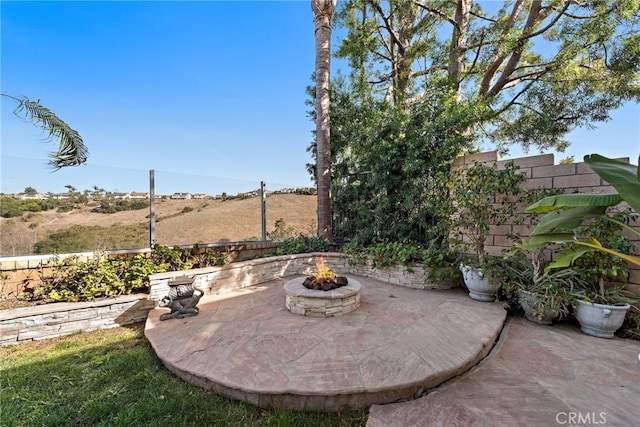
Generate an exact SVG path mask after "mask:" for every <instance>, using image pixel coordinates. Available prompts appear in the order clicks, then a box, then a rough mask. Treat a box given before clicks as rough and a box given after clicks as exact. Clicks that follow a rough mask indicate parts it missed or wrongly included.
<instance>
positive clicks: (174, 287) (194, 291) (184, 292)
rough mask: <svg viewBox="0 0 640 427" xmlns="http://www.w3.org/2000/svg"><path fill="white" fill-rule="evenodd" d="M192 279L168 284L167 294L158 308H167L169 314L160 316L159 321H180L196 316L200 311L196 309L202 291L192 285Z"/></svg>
mask: <svg viewBox="0 0 640 427" xmlns="http://www.w3.org/2000/svg"><path fill="white" fill-rule="evenodd" d="M193 282H194V278H192V277H184V278H180V279H176V280H173V281H171V282H169V294H168V295H167V296H166V297H164V298H162V299H161V300H160V304H159V306H160V307H169V308H170V309H171V313H165V314H163V315H161V316H160V320H169V319H182V318H183V317H192V316H197V315H198V312H199V311H200V309H199V308H198V307H196V305H198V302H199V301H200V298H201V297H202V295H204V291H203V290H202V289H200V288H198V287H196V286H195V285H194V284H193Z"/></svg>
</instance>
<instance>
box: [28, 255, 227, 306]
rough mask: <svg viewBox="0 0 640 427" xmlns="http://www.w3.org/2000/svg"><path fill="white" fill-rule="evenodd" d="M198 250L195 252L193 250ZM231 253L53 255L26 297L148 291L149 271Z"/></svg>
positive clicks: (214, 260) (223, 258) (215, 260)
mask: <svg viewBox="0 0 640 427" xmlns="http://www.w3.org/2000/svg"><path fill="white" fill-rule="evenodd" d="M193 252H195V253H193ZM227 262H228V259H227V254H226V253H223V252H220V251H217V250H212V251H207V252H205V253H202V254H201V253H199V249H198V247H197V246H194V248H193V249H181V248H169V247H166V246H160V245H158V246H156V247H154V248H153V251H152V253H151V254H150V255H149V256H146V255H145V254H138V255H136V256H135V257H127V256H126V255H124V254H122V255H120V256H118V257H113V256H112V257H109V256H106V255H104V254H99V255H98V256H96V257H94V258H92V259H90V260H88V261H83V262H79V261H78V257H76V256H71V257H67V258H64V259H60V258H58V257H55V258H53V260H52V261H50V263H49V264H48V265H46V267H51V268H52V272H51V273H50V274H44V273H43V274H41V277H40V285H39V287H38V288H37V289H30V290H29V291H28V292H27V293H25V295H23V297H25V298H28V299H33V300H36V299H41V298H49V299H53V300H56V301H63V300H64V301H89V300H92V299H95V298H101V297H107V296H116V295H126V294H131V293H135V292H146V291H148V289H149V275H151V274H155V273H162V272H165V271H176V270H188V269H190V268H200V267H207V266H212V265H224V264H226V263H227Z"/></svg>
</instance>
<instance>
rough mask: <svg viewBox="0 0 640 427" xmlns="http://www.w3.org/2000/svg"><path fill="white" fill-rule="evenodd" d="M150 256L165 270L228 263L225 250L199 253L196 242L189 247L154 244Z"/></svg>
mask: <svg viewBox="0 0 640 427" xmlns="http://www.w3.org/2000/svg"><path fill="white" fill-rule="evenodd" d="M150 257H151V259H152V260H153V261H154V262H155V263H156V264H158V265H166V266H167V271H177V270H189V269H192V268H203V267H211V266H216V265H225V264H228V263H229V257H228V254H227V253H226V252H222V251H220V250H217V249H216V250H208V251H206V252H204V253H200V248H199V247H198V245H197V244H196V245H194V246H193V248H191V249H185V248H180V247H178V246H175V247H173V248H170V247H168V246H164V245H154V246H153V249H152V250H151V255H150Z"/></svg>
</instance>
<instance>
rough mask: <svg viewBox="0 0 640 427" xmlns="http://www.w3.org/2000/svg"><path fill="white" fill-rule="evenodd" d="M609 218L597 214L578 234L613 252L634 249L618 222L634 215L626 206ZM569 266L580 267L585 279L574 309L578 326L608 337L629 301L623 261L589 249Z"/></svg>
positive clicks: (610, 336)
mask: <svg viewBox="0 0 640 427" xmlns="http://www.w3.org/2000/svg"><path fill="white" fill-rule="evenodd" d="M612 218H613V219H614V220H615V222H613V221H607V220H605V219H603V218H597V219H596V220H595V221H593V222H591V223H589V224H588V225H586V226H585V227H583V228H582V230H581V232H580V234H583V235H584V236H585V238H586V239H593V240H597V241H598V242H600V243H601V244H603V245H604V246H605V247H607V248H609V249H612V250H614V251H616V252H620V253H633V252H635V245H634V244H633V243H632V242H631V240H630V239H629V238H628V237H627V236H626V235H624V234H623V233H622V227H621V226H620V225H619V223H630V222H631V221H632V220H633V219H635V218H634V217H633V216H632V215H631V213H630V211H629V209H625V210H621V211H618V212H615V213H614V214H613V215H612ZM573 266H574V268H577V269H580V270H581V271H582V276H583V277H584V279H585V285H584V286H583V287H582V289H581V290H580V292H579V295H578V299H577V301H576V310H575V316H576V319H577V320H578V322H580V329H581V330H582V331H583V332H584V333H586V334H589V335H593V336H597V337H602V338H612V337H613V334H614V332H616V331H617V330H618V329H619V328H620V327H621V326H622V323H623V322H624V319H625V316H626V314H627V312H628V310H629V309H630V308H631V305H630V302H631V301H630V300H629V299H628V298H627V297H625V296H624V283H625V282H627V281H628V279H629V268H628V267H627V263H626V261H624V260H623V259H622V258H620V257H618V256H616V255H613V254H611V253H607V252H602V251H590V252H586V253H584V254H583V255H582V256H580V257H579V258H577V259H575V260H574V262H573Z"/></svg>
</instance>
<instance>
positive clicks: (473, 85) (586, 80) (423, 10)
mask: <svg viewBox="0 0 640 427" xmlns="http://www.w3.org/2000/svg"><path fill="white" fill-rule="evenodd" d="M341 4H342V7H341V8H340V10H339V12H338V14H337V17H338V18H337V23H338V25H339V26H342V27H345V28H346V30H347V35H346V37H345V38H344V40H342V43H341V45H340V46H339V48H338V50H337V52H336V55H337V56H338V57H341V58H344V59H347V60H348V61H349V64H350V67H351V75H350V76H349V77H350V80H351V81H352V83H353V88H354V93H355V94H359V95H360V97H361V98H363V97H364V96H374V97H378V98H380V97H381V98H383V99H386V100H387V101H388V102H391V103H393V104H396V105H397V104H406V103H414V102H418V101H419V100H420V99H421V98H422V97H424V96H425V95H426V94H428V93H429V92H430V91H432V90H433V88H434V82H438V81H441V80H442V79H447V80H448V81H449V84H450V85H451V87H452V88H453V89H454V91H455V93H456V99H457V100H458V101H459V102H462V101H473V100H476V101H477V100H483V101H485V104H484V105H485V106H486V107H487V108H488V109H489V112H490V113H491V114H488V115H484V116H483V117H482V120H481V121H478V122H477V123H475V124H474V126H473V127H472V128H471V129H470V131H471V132H472V133H473V135H474V136H475V137H476V138H483V139H486V140H489V141H491V142H493V143H496V144H497V146H498V147H499V148H502V149H507V148H508V146H509V145H512V144H520V145H522V147H523V148H524V149H525V150H528V149H529V148H530V147H537V148H540V149H547V148H557V149H559V150H560V151H562V150H563V148H564V147H565V146H566V144H567V142H566V141H565V139H564V136H565V135H566V134H567V133H568V132H569V131H571V130H572V129H575V128H576V127H585V126H586V127H589V126H593V124H594V123H596V122H601V121H605V120H607V119H608V118H609V112H610V111H611V110H613V109H615V108H617V107H619V106H620V105H621V104H622V103H624V102H626V101H629V100H635V101H639V100H640V34H639V32H638V30H639V29H640V1H638V0H596V1H565V0H547V1H543V0H515V1H506V2H504V3H500V2H486V1H485V2H474V1H473V0H456V1H448V0H422V1H418V0H416V1H403V0H390V1H385V2H382V1H379V0H349V1H345V2H343V3H341ZM497 5H501V7H499V8H498V7H497ZM483 6H486V9H484V8H483Z"/></svg>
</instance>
